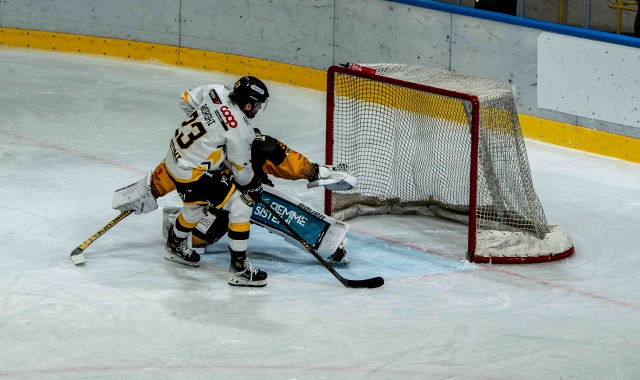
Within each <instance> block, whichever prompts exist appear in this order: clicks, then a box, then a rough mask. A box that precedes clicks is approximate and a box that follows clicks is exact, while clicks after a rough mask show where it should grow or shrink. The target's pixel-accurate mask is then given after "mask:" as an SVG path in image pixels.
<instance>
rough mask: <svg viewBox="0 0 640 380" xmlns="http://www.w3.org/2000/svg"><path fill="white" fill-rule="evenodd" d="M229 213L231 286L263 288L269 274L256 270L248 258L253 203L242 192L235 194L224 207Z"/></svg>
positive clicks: (235, 192) (228, 237)
mask: <svg viewBox="0 0 640 380" xmlns="http://www.w3.org/2000/svg"><path fill="white" fill-rule="evenodd" d="M223 210H225V211H228V212H229V229H228V231H229V232H228V234H229V235H228V236H227V239H228V240H229V251H230V253H231V263H230V265H229V285H233V286H251V287H261V286H265V285H267V273H266V272H264V271H261V270H260V269H258V268H254V267H253V266H252V265H251V262H250V261H249V259H248V258H247V245H248V241H249V231H250V226H251V224H250V223H249V220H250V219H251V213H252V212H253V202H252V201H251V199H249V198H248V197H247V196H245V195H244V194H242V193H240V191H238V190H236V191H234V192H233V194H232V195H231V197H230V198H229V200H228V201H227V202H226V204H225V205H224V207H223Z"/></svg>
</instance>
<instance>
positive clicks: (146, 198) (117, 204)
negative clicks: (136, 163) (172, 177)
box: [112, 172, 158, 215]
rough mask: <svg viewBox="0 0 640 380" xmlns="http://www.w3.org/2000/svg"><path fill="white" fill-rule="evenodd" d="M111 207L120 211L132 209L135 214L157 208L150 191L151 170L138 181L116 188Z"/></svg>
mask: <svg viewBox="0 0 640 380" xmlns="http://www.w3.org/2000/svg"><path fill="white" fill-rule="evenodd" d="M112 207H113V208H114V209H116V210H120V211H121V212H125V211H134V212H135V214H136V215H140V214H146V213H148V212H151V211H153V210H155V209H157V208H158V203H157V202H156V198H155V197H154V196H153V194H152V193H151V172H149V173H147V176H146V177H144V178H143V179H141V180H140V181H138V182H136V183H133V184H131V185H129V186H127V187H123V188H122V189H118V190H116V191H115V192H114V193H113V203H112Z"/></svg>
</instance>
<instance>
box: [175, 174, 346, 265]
mask: <svg viewBox="0 0 640 380" xmlns="http://www.w3.org/2000/svg"><path fill="white" fill-rule="evenodd" d="M338 182H339V181H338ZM342 186H344V185H342ZM263 189H264V192H263V193H262V199H264V201H265V202H267V203H268V204H269V205H270V206H271V208H272V209H273V210H274V211H275V212H276V213H278V215H280V216H281V217H282V218H283V219H284V220H285V221H286V222H287V223H288V224H289V226H291V227H292V228H293V230H294V231H295V232H296V233H297V234H298V235H300V237H302V238H303V239H304V240H305V242H307V243H308V244H309V245H310V246H311V247H312V248H313V249H315V250H316V251H317V252H318V253H321V254H322V253H324V254H331V256H329V260H330V261H333V262H339V263H344V264H346V263H348V262H349V261H348V260H347V258H346V252H345V250H344V243H345V241H346V238H345V235H346V233H347V231H348V230H349V225H348V224H347V223H344V222H341V221H339V220H336V219H334V218H331V217H329V216H327V215H324V214H323V213H321V212H319V211H318V210H316V209H314V208H313V207H311V206H309V205H307V204H305V203H303V202H301V201H300V200H299V199H297V198H295V197H292V196H290V195H288V194H285V193H283V192H281V191H279V190H276V189H275V188H273V187H270V186H263ZM179 210H180V208H179V207H164V209H163V226H162V228H163V234H164V236H165V237H166V235H167V231H168V230H169V228H171V227H172V226H173V224H174V223H175V218H176V217H177V214H178V212H179ZM251 223H253V224H257V225H259V226H261V227H264V228H266V229H267V230H268V231H269V232H271V233H274V234H276V235H278V236H281V237H283V238H284V239H285V241H287V242H288V243H290V244H292V245H294V246H296V247H298V248H300V249H302V250H305V248H304V246H303V245H302V244H301V243H300V242H298V241H297V240H296V239H295V238H294V237H293V236H292V235H291V234H290V232H289V231H288V230H287V229H286V228H285V227H284V226H283V225H281V224H280V223H279V222H278V220H277V219H276V217H275V216H274V215H272V214H271V213H270V212H269V211H267V210H266V209H265V208H264V207H263V206H262V205H261V204H255V205H254V207H253V213H252V215H251ZM226 232H227V219H226V215H224V214H223V213H219V214H218V215H214V214H212V213H211V212H207V214H206V215H205V216H204V217H203V218H202V219H201V220H200V222H199V223H198V225H197V226H196V228H195V230H194V231H193V235H195V236H196V238H197V240H206V244H205V246H202V245H198V244H193V243H192V247H193V249H195V250H196V252H198V253H204V252H206V251H207V249H208V247H209V246H211V244H213V243H214V242H216V241H217V240H218V239H220V238H221V237H222V236H224V235H225V233H226ZM190 239H191V236H190ZM193 240H196V239H193ZM193 240H192V241H193Z"/></svg>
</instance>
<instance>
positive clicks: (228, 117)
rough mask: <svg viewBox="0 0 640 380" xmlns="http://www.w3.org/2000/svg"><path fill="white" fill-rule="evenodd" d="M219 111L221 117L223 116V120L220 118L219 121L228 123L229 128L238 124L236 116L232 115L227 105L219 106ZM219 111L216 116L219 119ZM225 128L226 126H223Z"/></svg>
mask: <svg viewBox="0 0 640 380" xmlns="http://www.w3.org/2000/svg"><path fill="white" fill-rule="evenodd" d="M220 113H222V117H223V118H224V122H223V121H222V120H220V122H221V123H222V124H224V125H228V126H229V127H231V128H235V127H237V126H238V122H237V121H236V118H235V117H233V114H232V113H231V110H230V109H229V107H227V106H222V107H220ZM220 113H218V115H217V116H218V118H219V119H221V116H220ZM225 129H226V128H225Z"/></svg>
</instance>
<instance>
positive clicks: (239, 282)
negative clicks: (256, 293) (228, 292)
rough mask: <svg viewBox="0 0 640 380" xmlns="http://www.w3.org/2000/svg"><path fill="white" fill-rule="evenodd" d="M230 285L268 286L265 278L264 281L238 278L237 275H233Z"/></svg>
mask: <svg viewBox="0 0 640 380" xmlns="http://www.w3.org/2000/svg"><path fill="white" fill-rule="evenodd" d="M229 285H231V286H244V287H248V288H262V287H264V286H267V280H266V279H264V280H262V281H247V280H245V279H243V278H238V277H235V276H231V277H230V278H229Z"/></svg>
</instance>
